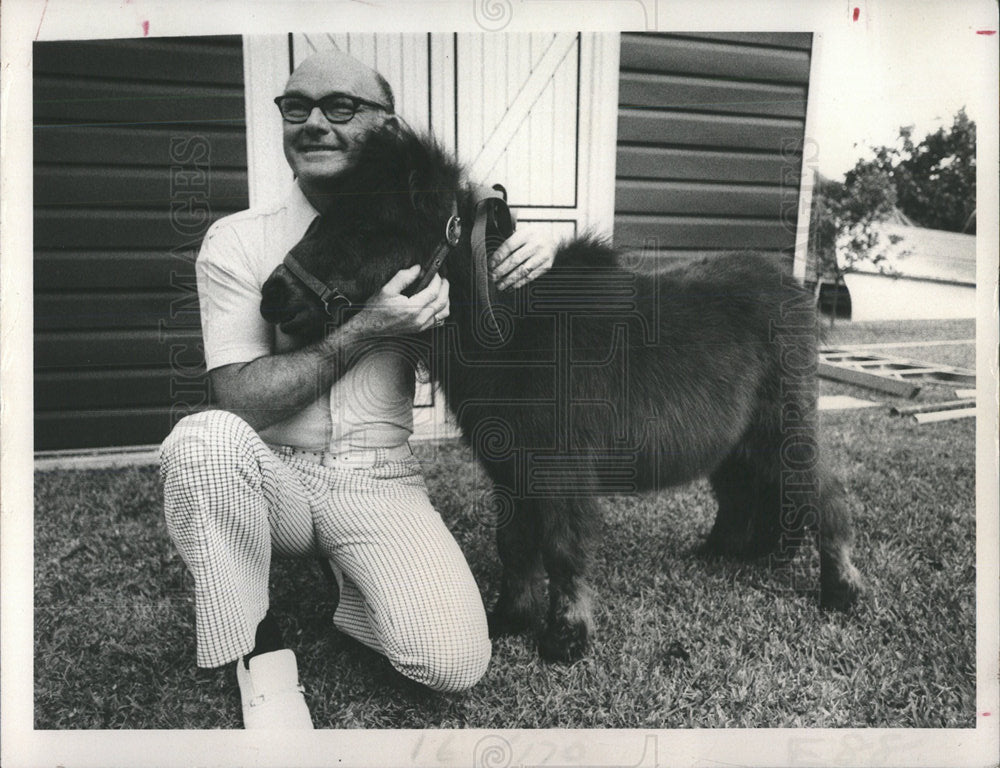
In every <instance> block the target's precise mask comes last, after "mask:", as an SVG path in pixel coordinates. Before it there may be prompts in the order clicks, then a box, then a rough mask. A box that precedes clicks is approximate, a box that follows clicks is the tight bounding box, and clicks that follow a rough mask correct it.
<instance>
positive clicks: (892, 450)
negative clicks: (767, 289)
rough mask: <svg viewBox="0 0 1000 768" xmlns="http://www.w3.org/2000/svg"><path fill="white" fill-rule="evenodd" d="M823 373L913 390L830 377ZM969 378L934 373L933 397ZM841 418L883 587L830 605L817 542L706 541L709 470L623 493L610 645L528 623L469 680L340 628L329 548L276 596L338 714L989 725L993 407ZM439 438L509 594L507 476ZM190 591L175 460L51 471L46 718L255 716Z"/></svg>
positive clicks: (342, 718)
mask: <svg viewBox="0 0 1000 768" xmlns="http://www.w3.org/2000/svg"><path fill="white" fill-rule="evenodd" d="M973 335H974V327H973V323H972V321H952V322H949V323H879V324H872V325H853V326H852V325H849V324H838V326H837V327H836V328H835V329H834V331H833V333H832V334H831V335H830V336H829V338H828V339H827V342H828V343H873V342H889V341H896V340H923V339H931V338H940V339H964V338H971V337H972V336H973ZM935 349H938V348H934V347H929V348H915V349H903V350H892V353H893V354H898V355H900V356H904V357H916V358H921V357H922V358H924V359H932V358H931V357H930V355H932V354H936V353H935V352H933V351H932V350H935ZM947 349H949V350H951V351H950V352H948V353H947V354H948V359H947V362H950V363H951V364H955V365H964V366H968V367H974V349H973V347H972V346H971V345H965V346H960V347H955V348H951V347H949V348H947ZM887 351H890V350H887ZM925 353H926V354H925ZM941 361H942V362H945V360H943V359H942V360H941ZM821 392H822V393H823V394H841V393H844V394H848V393H849V394H853V395H855V396H856V397H864V398H867V399H877V400H884V401H886V402H889V401H893V400H895V399H894V398H891V397H884V396H881V395H879V394H878V393H875V392H872V391H869V390H863V389H860V388H855V387H852V386H850V385H846V384H835V383H831V382H823V384H822V386H821ZM951 396H952V395H951V390H950V389H947V388H941V387H927V388H926V389H925V391H924V392H923V393H922V394H921V397H920V399H921V400H927V399H935V398H946V397H951ZM822 436H823V437H822V439H823V447H824V449H825V450H826V451H827V453H828V455H829V456H830V457H831V459H832V461H833V464H834V466H835V467H836V468H837V469H838V470H839V471H840V473H841V474H842V476H843V478H844V480H845V481H846V484H847V485H848V487H849V488H850V490H851V494H852V499H853V503H854V506H855V509H856V517H857V520H856V526H857V542H856V546H855V562H856V563H857V565H858V567H859V568H860V569H861V571H862V572H863V573H864V575H865V577H866V579H867V582H868V593H867V595H866V596H865V597H864V598H863V599H862V601H861V603H860V605H859V607H858V608H857V610H856V611H855V612H854V613H852V614H850V615H841V614H830V613H824V612H821V611H820V610H819V609H818V607H817V605H816V601H815V596H814V595H813V594H812V592H811V589H810V587H811V585H812V584H813V583H814V580H815V576H816V566H817V562H816V561H817V558H816V557H815V555H814V553H813V552H811V551H808V552H804V553H803V554H802V555H801V556H800V560H799V561H798V562H797V568H796V569H795V570H796V574H797V575H796V576H795V578H792V577H791V576H790V575H789V574H787V573H776V572H772V571H770V570H768V569H767V567H766V566H765V565H764V564H756V563H750V564H747V563H730V562H719V561H706V560H704V559H701V558H699V557H697V556H695V554H694V553H693V550H694V548H695V547H696V545H697V544H698V543H699V542H700V540H701V538H702V537H703V536H704V535H705V534H706V533H707V531H708V529H709V527H710V525H711V522H712V518H713V515H714V502H713V501H712V498H711V495H710V493H709V490H708V487H707V485H706V484H704V483H696V484H694V485H691V486H688V487H684V488H680V489H674V490H670V491H665V492H663V493H660V494H656V495H650V496H642V497H636V498H620V499H615V500H611V501H607V502H606V503H605V518H604V529H603V532H602V535H601V536H600V537H599V542H600V543H599V549H598V552H597V557H596V562H595V565H594V571H593V581H594V584H595V586H596V588H597V590H598V592H599V595H600V598H599V602H598V605H599V608H598V611H597V621H598V627H599V634H598V637H597V640H596V643H595V645H594V647H593V649H592V651H591V653H590V654H589V655H588V656H587V657H586V658H585V659H584V660H582V661H580V662H578V663H576V664H573V665H570V666H563V665H549V664H544V663H541V662H540V661H539V660H538V657H537V655H536V653H535V649H534V647H533V644H532V643H531V641H530V640H529V639H528V638H526V637H517V638H505V639H503V640H500V641H497V642H495V643H494V653H493V661H492V663H491V665H490V668H489V670H488V672H487V673H486V676H485V677H484V678H483V680H482V681H481V682H480V683H479V684H478V685H477V686H476V687H475V688H474V689H473V690H472V691H471V692H470V693H468V694H466V695H463V696H448V695H439V694H434V693H431V692H428V691H427V690H426V689H423V688H421V687H420V686H418V685H416V684H414V683H410V682H409V681H407V680H405V679H404V678H402V677H401V676H400V675H398V674H397V673H396V672H395V671H394V670H393V669H392V668H391V667H390V666H389V664H388V663H387V662H386V661H385V660H384V659H382V658H381V657H380V656H378V655H377V654H375V653H373V652H371V651H369V650H367V649H366V648H364V647H362V646H360V645H359V644H358V643H355V642H354V641H352V640H349V639H348V638H346V637H344V636H342V635H340V634H339V633H338V632H337V631H336V630H334V628H333V626H332V623H331V614H332V610H333V602H332V596H331V594H330V590H329V588H328V586H327V583H326V581H325V579H324V577H323V576H322V574H321V572H320V570H319V567H318V565H317V564H315V563H312V562H308V561H305V562H303V563H295V562H291V563H289V562H287V561H278V562H276V564H275V568H274V570H273V579H272V596H273V603H274V607H275V610H276V612H277V613H278V615H279V616H280V617H281V619H282V621H283V622H284V626H285V628H286V630H287V636H288V638H289V639H290V640H291V641H292V644H293V645H294V647H295V649H296V652H297V655H298V659H299V665H300V674H301V677H302V680H303V682H304V683H305V685H306V687H307V690H308V700H309V703H310V707H311V709H312V713H313V719H314V721H315V722H316V724H317V727H321V728H324V727H329V728H423V727H443V728H451V727H481V728H508V727H526V728H533V727H538V728H554V727H571V728H594V727H609V728H686V727H706V728H712V727H792V726H812V727H841V726H856V727H867V726H872V727H908V728H928V727H929V728H938V727H972V726H974V719H975V636H976V601H975V556H974V554H975V420H973V419H966V420H960V421H953V422H944V423H940V424H934V425H927V426H922V427H918V426H916V425H915V424H911V423H909V422H907V421H904V420H900V419H897V418H894V417H890V416H888V415H887V409H886V408H872V409H865V410H859V411H834V412H824V413H823V414H822ZM417 451H418V454H419V455H420V456H421V457H422V458H423V459H425V460H426V473H427V482H428V486H429V488H430V491H431V497H432V500H433V501H434V503H435V505H436V506H437V508H438V509H439V510H440V512H441V514H442V516H443V517H444V519H445V521H446V522H447V523H448V525H449V527H450V528H451V530H452V531H453V532H454V534H455V536H456V538H457V539H458V541H459V543H460V545H461V546H462V548H463V550H464V551H465V553H466V556H467V557H468V559H469V562H470V565H471V567H472V570H473V572H474V573H475V575H476V578H477V579H478V581H479V584H480V587H481V590H482V594H483V598H484V600H485V601H486V603H487V605H489V604H491V603H492V601H493V599H494V597H495V594H496V588H497V582H498V576H499V565H498V562H497V558H496V553H495V549H494V546H493V542H492V533H491V530H490V526H489V521H486V520H482V519H478V518H477V517H476V514H475V513H474V511H473V506H472V500H473V499H474V498H476V496H477V495H478V493H479V492H480V491H481V489H482V488H483V486H484V483H485V479H484V475H483V474H482V473H481V472H480V470H479V469H478V467H477V466H476V465H475V464H474V463H473V462H472V460H471V458H470V456H469V454H468V452H467V451H466V450H465V449H464V448H462V447H461V446H459V445H458V444H441V445H426V444H424V445H418V447H417ZM191 593H192V589H191V580H190V577H189V576H188V574H187V571H186V568H185V567H184V564H183V563H182V561H181V560H180V558H179V557H178V555H177V554H176V553H175V552H174V549H173V546H172V544H171V543H170V541H169V539H168V538H167V534H166V530H165V526H164V523H163V519H162V501H161V494H160V489H159V483H158V480H157V473H156V470H155V468H132V469H117V470H111V471H92V470H91V471H55V472H39V473H36V479H35V606H36V607H35V727H36V728H39V729H49V728H57V729H58V728H239V727H240V725H241V719H240V712H239V694H238V690H237V687H236V680H235V676H234V675H233V674H232V670H231V669H225V670H197V669H196V668H195V665H194V627H193V625H194V606H193V601H192V597H191Z"/></svg>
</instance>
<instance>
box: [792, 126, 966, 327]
mask: <svg viewBox="0 0 1000 768" xmlns="http://www.w3.org/2000/svg"><path fill="white" fill-rule="evenodd" d="M897 209H898V210H901V211H902V212H903V213H904V214H905V215H906V216H908V217H909V218H910V219H911V220H912V221H913V222H914V223H916V224H918V225H920V226H923V227H928V228H931V229H946V230H949V231H952V232H972V233H974V232H975V231H976V229H975V212H976V124H975V122H973V121H972V120H970V119H969V117H968V115H966V114H965V109H960V110H959V111H958V114H957V115H955V118H954V120H953V121H952V125H951V128H949V129H945V128H944V127H941V128H939V129H938V130H937V131H935V132H934V133H931V134H928V135H927V136H926V137H925V138H924V139H923V141H921V142H920V143H919V144H914V143H913V127H912V126H908V127H904V128H900V130H899V139H898V140H897V141H896V144H895V145H894V146H891V147H887V146H882V147H876V148H874V149H873V150H872V157H871V158H870V159H867V160H858V161H857V163H855V165H854V168H852V169H851V170H850V171H848V172H847V174H846V175H845V177H844V181H843V182H838V181H832V180H830V179H824V178H822V177H819V176H817V180H816V186H815V189H814V191H813V205H812V210H811V214H810V223H809V252H810V254H811V255H812V257H813V258H814V259H815V263H816V270H817V274H818V276H819V277H820V279H823V278H827V279H829V278H832V279H833V281H834V284H835V290H834V298H833V312H832V315H831V318H830V322H831V324H832V323H833V319H834V317H836V314H837V297H838V294H839V287H840V285H841V283H842V281H843V278H844V275H845V274H847V273H849V272H852V271H854V270H855V269H856V267H857V266H858V265H859V264H861V263H863V262H867V263H869V264H871V265H873V266H874V267H876V268H877V269H878V271H879V272H880V273H882V274H895V271H894V270H893V269H891V268H890V267H889V265H888V262H887V256H886V253H885V251H884V250H882V248H883V245H884V244H883V243H882V240H881V238H880V234H879V227H878V226H877V225H878V224H880V223H881V222H883V221H885V220H886V219H887V218H889V216H890V215H891V214H893V212H894V211H896V210H897ZM888 239H889V244H891V245H895V244H896V243H898V242H900V241H901V240H902V239H903V238H902V237H900V236H899V235H890V236H889V238H888ZM901 255H905V252H904V253H903V254H901Z"/></svg>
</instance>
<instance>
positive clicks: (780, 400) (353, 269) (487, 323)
mask: <svg viewBox="0 0 1000 768" xmlns="http://www.w3.org/2000/svg"><path fill="white" fill-rule="evenodd" d="M328 191H329V193H330V194H332V195H335V196H336V198H337V200H336V204H335V205H333V206H332V207H331V210H330V211H329V213H327V214H325V215H324V216H323V217H321V218H320V219H319V220H318V221H317V223H316V224H315V225H314V226H313V227H312V228H311V229H310V231H309V232H308V233H307V234H306V236H305V238H304V239H303V240H302V241H301V242H300V243H299V244H298V245H297V246H296V247H295V248H294V249H293V253H294V254H295V255H296V256H297V260H298V263H299V264H301V266H302V267H304V268H305V269H306V270H308V272H309V273H311V275H313V276H315V278H318V280H319V281H321V282H322V283H324V284H325V285H326V286H328V287H329V288H330V289H331V290H332V291H334V292H336V293H339V294H342V295H343V296H346V299H348V300H350V302H352V303H353V305H354V306H355V307H356V306H359V305H363V303H364V301H365V299H366V298H367V297H369V296H371V295H373V294H374V293H375V292H376V291H377V290H378V289H379V288H380V287H381V286H382V285H383V284H385V283H386V282H387V280H388V279H389V278H390V277H391V276H392V275H393V274H394V273H395V272H397V271H398V270H400V269H402V268H404V267H407V266H411V265H413V264H415V263H418V262H419V263H421V264H426V263H427V261H428V259H429V257H430V254H431V253H432V251H434V249H435V248H436V247H437V246H438V245H439V244H440V243H441V241H442V239H443V237H444V232H445V228H446V223H447V222H448V221H449V218H450V217H451V216H452V215H453V213H455V212H456V211H457V212H458V214H459V215H460V217H461V220H462V226H461V234H460V236H459V237H458V242H457V245H455V246H454V247H453V248H452V249H451V250H450V252H448V255H447V258H446V260H445V265H444V269H445V270H446V271H447V277H448V279H449V283H450V302H451V316H450V319H449V321H448V322H447V323H446V325H445V326H444V327H443V328H439V329H436V330H435V331H434V332H433V333H429V334H426V335H424V336H423V337H422V339H423V343H424V344H425V346H424V347H423V359H424V360H425V362H427V363H428V364H429V368H430V370H431V373H432V375H433V377H434V379H435V380H436V381H437V382H438V383H439V384H440V386H441V389H442V390H443V391H444V394H445V397H446V399H447V403H448V407H449V408H450V410H451V411H452V413H453V414H454V416H455V418H456V420H457V422H458V424H459V426H460V427H461V430H462V434H463V436H464V439H465V440H466V442H467V443H468V444H469V445H470V446H471V448H472V450H473V452H474V454H475V456H476V458H477V459H478V460H479V461H480V462H481V463H482V466H483V467H484V468H485V470H486V472H487V473H488V474H489V476H490V478H491V479H492V481H493V489H492V492H491V494H490V502H491V505H492V507H493V509H494V511H495V513H496V515H497V529H496V536H497V545H498V548H499V554H500V560H501V562H502V565H503V576H502V582H501V586H500V595H499V598H498V600H497V602H496V605H495V607H494V609H493V611H492V613H491V615H490V630H491V634H493V635H494V636H495V635H498V634H502V633H514V632H522V631H525V630H528V629H533V630H535V631H536V632H537V633H538V641H539V651H540V653H541V655H542V656H543V657H544V658H547V659H552V660H572V659H576V658H578V657H580V656H581V655H582V654H583V653H584V651H585V650H586V647H587V644H588V639H589V638H590V636H591V635H592V633H593V619H592V607H591V589H590V587H589V586H588V584H587V582H586V580H585V574H586V570H587V562H588V554H589V552H590V550H591V548H592V546H593V538H594V535H595V532H596V529H597V525H598V522H599V518H598V510H597V505H596V502H595V499H594V497H595V496H600V495H608V494H622V493H634V492H637V491H645V490H653V489H656V488H663V487H666V486H672V485H676V484H679V483H685V482H688V481H690V480H693V479H695V478H698V477H703V476H708V478H709V479H710V482H711V486H712V489H713V490H714V493H715V497H716V499H717V501H718V512H717V515H716V519H715V523H714V526H713V527H712V530H711V532H710V533H709V535H708V539H707V542H706V544H705V549H706V550H707V552H709V553H712V554H718V555H725V556H730V557H740V558H744V557H760V556H771V558H772V561H773V562H779V563H783V562H787V561H788V559H789V558H791V557H792V555H793V554H794V552H795V549H796V547H797V546H798V545H799V544H800V543H801V542H802V541H803V539H804V538H806V537H807V536H808V534H809V532H813V533H815V534H817V536H818V544H819V552H820V590H819V592H820V601H821V604H822V605H823V606H825V607H835V608H840V609H846V608H847V607H849V606H850V605H851V604H852V603H853V602H854V600H855V599H856V598H857V596H858V595H859V593H860V591H861V577H860V575H859V573H858V571H857V569H856V568H855V567H854V565H853V564H852V563H851V560H850V540H851V528H850V521H849V515H848V510H847V506H846V504H845V503H844V500H843V498H842V491H841V489H840V487H839V484H838V483H837V482H836V481H835V480H834V479H833V478H831V476H830V475H829V474H828V473H827V472H826V470H825V469H824V467H823V465H822V463H821V462H820V458H819V455H818V452H817V440H816V431H815V406H816V380H815V370H816V352H815V343H816V342H815V332H816V324H815V316H814V310H813V305H812V299H811V296H809V295H808V294H807V293H806V292H804V291H803V290H802V289H801V288H799V287H798V286H797V285H796V284H795V283H794V282H793V281H792V280H790V279H788V278H787V277H786V276H785V275H784V273H783V270H782V269H781V268H780V266H779V265H778V264H777V263H776V262H774V261H773V260H771V259H769V258H765V257H763V256H761V255H758V254H753V253H734V254H728V255H722V256H718V257H714V258H707V259H700V260H696V261H693V262H692V263H690V264H687V265H685V266H682V267H680V268H677V269H673V270H667V271H664V270H660V271H652V270H646V271H641V270H638V269H627V268H625V267H624V266H623V265H622V259H623V258H624V257H619V256H618V255H617V254H616V253H615V252H614V251H613V250H612V249H611V248H610V247H609V246H608V245H606V244H605V243H603V242H602V241H600V240H598V239H595V238H591V237H583V238H578V239H574V240H570V241H568V242H565V243H563V244H562V245H561V246H560V248H559V249H558V252H557V254H556V257H555V263H554V265H553V267H552V269H551V271H549V272H548V273H546V274H545V275H543V276H541V277H539V278H538V279H536V280H535V281H533V282H532V283H530V284H529V285H526V286H524V287H522V288H519V289H517V290H514V291H510V292H508V293H505V294H502V295H501V294H498V293H497V292H496V291H495V290H494V289H493V288H492V286H490V287H489V289H488V290H486V291H484V290H483V288H482V286H483V282H482V270H483V269H484V268H485V267H484V266H483V265H482V264H478V265H477V264H476V263H475V260H474V258H473V253H474V251H475V249H474V247H473V246H474V243H473V242H472V237H473V232H472V230H473V227H472V224H471V222H472V221H473V220H474V218H475V216H476V211H477V207H476V203H477V201H478V200H479V198H480V195H481V193H480V191H479V190H478V188H476V187H475V186H473V185H471V184H470V183H469V182H468V181H467V180H466V178H465V176H464V174H463V171H462V169H461V167H460V166H459V165H458V164H457V163H456V162H455V160H454V159H453V158H452V157H450V156H448V155H447V154H446V153H445V152H443V151H442V150H441V149H440V148H439V147H438V146H436V145H435V144H434V143H433V142H432V141H431V140H428V139H425V138H421V137H418V136H415V135H414V134H412V133H411V132H409V131H407V130H404V129H401V128H398V127H396V126H392V125H389V126H386V127H383V128H381V129H378V130H376V131H374V132H372V133H371V134H370V135H369V136H368V137H367V139H366V141H365V143H364V146H363V147H362V148H361V149H360V150H359V154H358V157H357V160H356V162H355V163H354V164H353V165H352V167H351V168H349V169H347V170H345V171H344V173H342V174H341V175H340V176H339V177H338V178H337V180H336V181H335V183H333V184H332V185H331V187H330V189H329V190H328ZM488 203H489V206H488V207H487V208H486V209H484V210H486V211H487V213H488V220H489V225H490V226H489V232H488V236H489V238H490V239H491V240H492V241H494V242H492V243H491V245H495V244H496V241H499V240H502V238H503V237H504V236H505V235H506V234H509V229H510V228H511V227H510V226H509V222H508V221H507V220H506V219H505V213H504V212H505V207H504V206H503V205H500V204H497V201H495V200H489V201H488ZM504 230H508V231H504ZM342 303H343V304H344V305H345V306H346V302H342ZM331 311H332V310H331ZM261 312H262V313H263V315H264V316H265V317H266V318H267V319H268V320H269V321H271V322H273V323H276V324H279V325H280V327H281V328H282V330H283V331H285V332H288V333H293V334H299V335H301V336H304V337H317V336H319V335H320V334H322V333H323V332H324V327H328V326H329V324H330V323H331V317H330V316H329V315H328V314H327V312H326V311H325V310H324V305H323V303H322V302H321V301H320V300H319V299H318V298H317V297H316V295H315V294H314V293H313V292H311V291H310V290H309V289H307V287H306V285H305V283H304V282H303V281H302V280H300V279H299V278H297V277H295V276H294V275H293V274H292V272H291V271H290V270H289V268H288V267H286V266H284V265H283V266H279V267H278V268H277V269H275V271H274V273H273V274H272V275H271V276H270V278H269V279H268V280H267V282H266V283H265V285H264V286H263V290H262V303H261ZM333 322H336V321H333ZM546 577H547V592H548V605H547V608H546V606H545V591H546V590H545V586H546ZM543 616H544V620H543Z"/></svg>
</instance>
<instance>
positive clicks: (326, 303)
mask: <svg viewBox="0 0 1000 768" xmlns="http://www.w3.org/2000/svg"><path fill="white" fill-rule="evenodd" d="M335 301H343V302H345V303H346V304H347V307H352V306H354V305H353V304H352V303H351V300H350V299H349V298H347V297H346V296H345V295H344V294H342V293H341V292H340V291H339V290H337V289H336V288H334V289H333V290H331V291H329V292H328V295H327V296H325V297H324V298H323V311H324V312H326V316H327V317H331V318H332V317H333V310H332V309H330V304H331V303H333V302H335Z"/></svg>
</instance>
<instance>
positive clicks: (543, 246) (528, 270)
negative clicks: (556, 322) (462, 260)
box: [489, 229, 556, 291]
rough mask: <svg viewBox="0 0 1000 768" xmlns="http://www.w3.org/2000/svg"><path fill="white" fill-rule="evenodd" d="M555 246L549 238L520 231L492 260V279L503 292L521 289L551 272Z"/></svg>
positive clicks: (513, 235)
mask: <svg viewBox="0 0 1000 768" xmlns="http://www.w3.org/2000/svg"><path fill="white" fill-rule="evenodd" d="M555 257H556V244H555V243H554V242H552V241H551V240H550V239H549V238H548V237H545V236H543V235H541V234H539V233H538V232H537V231H536V232H532V231H531V230H528V229H519V230H517V231H515V232H514V234H512V235H511V236H510V237H508V238H507V239H506V240H505V241H504V242H503V243H501V245H500V247H499V248H497V249H496V252H495V253H494V254H493V256H492V257H491V258H490V264H489V266H490V277H492V278H493V281H494V282H495V283H496V286H497V288H498V289H500V290H501V291H505V290H508V289H514V288H520V287H521V286H522V285H526V284H527V283H530V282H531V281H532V280H534V279H535V278H537V277H539V276H540V275H544V274H545V273H546V272H548V271H549V270H550V269H551V268H552V262H553V261H554V260H555Z"/></svg>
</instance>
